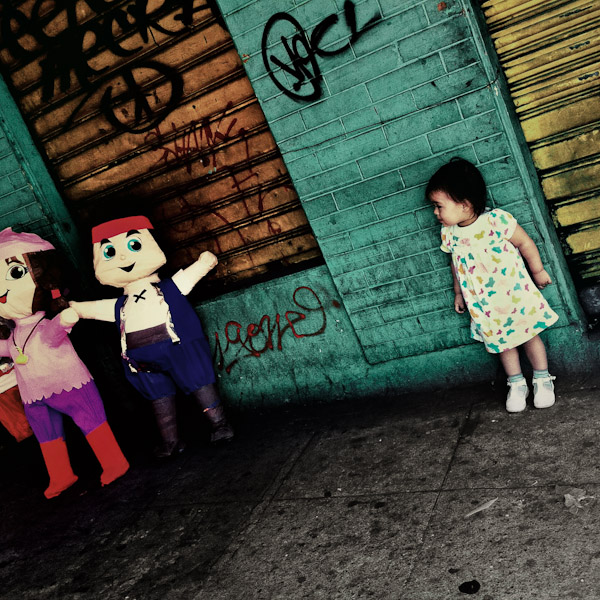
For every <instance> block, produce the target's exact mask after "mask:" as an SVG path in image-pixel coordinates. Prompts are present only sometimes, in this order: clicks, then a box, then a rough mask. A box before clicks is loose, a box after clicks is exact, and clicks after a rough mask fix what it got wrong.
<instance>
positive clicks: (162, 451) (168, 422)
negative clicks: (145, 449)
mask: <svg viewBox="0 0 600 600" xmlns="http://www.w3.org/2000/svg"><path fill="white" fill-rule="evenodd" d="M152 410H153V411H154V416H155V417H156V424H157V426H158V430H159V432H160V436H161V438H162V443H161V444H160V445H159V446H157V447H156V448H155V449H154V456H155V457H156V458H170V457H171V456H176V455H177V454H180V453H181V452H183V450H184V449H185V444H184V443H183V442H182V441H181V440H180V439H179V432H178V430H177V413H176V412H175V396H164V397H162V398H157V399H156V400H153V401H152Z"/></svg>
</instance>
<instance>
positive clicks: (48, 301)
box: [23, 250, 71, 318]
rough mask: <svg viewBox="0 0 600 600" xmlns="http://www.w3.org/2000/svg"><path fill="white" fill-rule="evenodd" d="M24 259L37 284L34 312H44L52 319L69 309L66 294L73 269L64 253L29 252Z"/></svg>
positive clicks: (49, 251) (52, 251) (48, 251)
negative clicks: (69, 275) (68, 276)
mask: <svg viewBox="0 0 600 600" xmlns="http://www.w3.org/2000/svg"><path fill="white" fill-rule="evenodd" d="M23 257H24V258H25V261H26V263H27V266H28V267H29V272H30V273H31V277H32V279H33V282H34V283H35V293H34V296H33V306H32V309H33V312H34V313H36V312H38V311H41V310H43V311H45V312H46V316H47V317H49V318H52V317H53V316H55V315H57V314H58V313H59V312H60V311H61V310H64V309H65V308H68V307H69V303H68V301H67V299H66V298H65V297H64V294H66V293H67V290H66V277H67V273H69V272H70V270H71V267H70V266H69V265H68V264H67V262H66V260H65V258H64V256H63V255H62V253H61V252H60V251H59V250H41V251H39V252H27V253H26V254H24V255H23Z"/></svg>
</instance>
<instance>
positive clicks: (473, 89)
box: [219, 0, 579, 364]
mask: <svg viewBox="0 0 600 600" xmlns="http://www.w3.org/2000/svg"><path fill="white" fill-rule="evenodd" d="M219 5H220V7H221V10H222V12H223V14H224V17H225V20H226V22H227V24H228V26H229V28H230V31H231V33H232V36H233V39H234V42H235V43H236V45H237V48H238V51H239V52H240V54H242V53H243V54H246V55H248V56H249V57H250V58H249V60H248V61H247V62H246V63H245V65H246V69H247V72H248V75H249V77H250V79H251V81H252V84H253V86H254V88H255V91H256V94H257V96H258V98H259V100H260V102H261V105H262V106H263V109H264V112H265V115H266V117H267V120H268V121H269V123H270V125H271V129H272V131H273V134H274V136H275V138H276V140H277V142H278V144H279V147H280V149H281V150H282V153H283V156H284V159H285V161H286V164H287V166H288V169H289V171H290V174H291V176H292V178H293V181H294V185H295V187H296V189H297V191H298V193H299V195H300V198H301V200H302V202H303V204H304V208H305V211H306V214H307V216H308V218H309V220H310V222H311V225H312V228H313V231H314V233H315V235H316V237H317V239H318V241H319V244H320V246H321V249H322V251H323V254H324V256H325V260H326V263H327V266H328V268H329V271H330V273H331V275H332V277H333V281H334V283H335V286H336V287H337V290H338V292H339V294H340V296H341V298H342V301H343V303H344V306H345V308H346V310H347V311H348V314H349V316H350V320H351V323H352V326H353V328H354V330H355V331H356V334H357V336H358V340H359V343H360V344H361V346H362V348H363V350H364V352H365V355H366V358H367V360H368V361H369V362H370V363H372V364H374V363H378V362H380V361H389V360H392V359H396V358H402V357H407V356H413V355H422V354H425V353H428V352H432V351H436V350H442V349H446V348H452V347H456V346H461V345H464V344H468V343H471V342H470V340H469V336H468V326H469V323H468V319H467V318H466V317H465V316H460V315H457V314H456V313H455V312H454V310H453V307H452V296H451V293H450V291H451V285H452V280H451V274H450V269H449V267H448V259H447V257H445V256H444V255H443V254H442V253H441V252H440V250H439V225H438V223H437V221H436V220H435V219H434V217H433V214H432V210H431V208H430V207H429V206H428V205H427V203H426V202H425V200H424V198H423V190H424V187H425V185H426V182H427V181H428V179H429V177H430V176H431V175H432V174H433V172H434V171H435V170H436V169H437V168H438V167H439V166H441V165H442V164H444V163H445V162H446V161H447V160H449V159H450V158H451V157H453V156H457V155H458V156H462V157H464V158H466V159H468V160H470V161H472V162H474V163H476V164H477V165H478V166H479V167H480V169H481V171H482V173H483V175H484V177H485V178H486V181H487V183H488V185H489V195H490V200H491V203H492V204H493V205H496V206H502V207H503V208H506V209H507V210H509V211H511V212H513V214H514V215H515V216H516V217H517V218H518V219H519V221H520V222H521V224H522V225H523V226H524V228H525V229H526V230H527V231H528V232H529V233H530V234H531V235H532V237H533V238H534V239H535V240H536V241H537V242H538V243H539V244H540V245H541V252H542V256H543V257H544V258H545V259H546V260H547V262H548V265H549V271H550V272H551V273H552V274H553V275H555V279H557V280H558V281H559V282H563V283H564V284H566V285H564V286H562V289H561V290H560V293H559V290H558V289H557V288H556V287H555V288H553V289H552V290H550V291H549V292H548V294H546V295H547V296H548V297H549V299H550V300H551V301H552V303H553V305H554V307H555V308H556V310H557V311H558V312H559V313H560V314H561V315H562V316H563V319H562V320H561V325H562V326H570V325H572V324H573V323H577V322H578V318H579V316H578V315H579V312H578V309H577V308H572V306H573V305H574V304H576V302H573V301H572V300H573V296H572V289H571V288H572V286H571V285H570V281H569V280H568V276H567V275H565V273H566V271H565V269H564V264H563V263H562V262H561V260H560V256H559V254H558V253H557V251H556V248H557V246H556V241H555V237H556V236H555V235H554V231H553V229H552V226H551V222H550V220H549V217H548V216H547V214H544V213H545V212H546V211H545V210H544V207H543V205H542V201H541V194H539V189H538V188H537V187H536V186H537V182H535V181H533V180H532V177H531V174H532V171H531V170H530V169H529V167H528V164H527V161H528V157H527V156H525V157H524V155H523V152H522V146H521V145H520V141H519V139H518V133H516V132H515V129H514V128H512V127H511V120H510V108H507V103H506V100H505V98H504V97H503V96H502V94H501V93H499V84H498V82H497V81H496V80H495V79H494V73H493V67H492V66H490V65H491V64H492V63H491V62H490V60H489V58H488V57H487V56H486V52H487V49H486V47H485V43H484V42H483V41H482V39H483V36H482V35H481V28H480V27H479V25H478V22H477V18H478V17H477V15H476V10H477V9H476V7H475V6H474V5H472V4H471V3H470V2H468V1H464V2H461V1H460V0H449V1H447V2H445V3H438V2H437V0H431V1H430V0H427V1H422V0H412V1H410V0H363V1H356V2H354V3H349V4H345V3H344V2H343V1H342V0H336V1H335V2H334V1H332V0H329V1H323V0H309V1H302V0H295V1H293V0H287V1H277V2H275V1H273V0H252V1H249V0H246V1H238V2H232V1H230V0H220V1H219ZM345 5H346V6H353V7H354V14H355V18H356V25H357V29H358V31H362V28H363V27H364V25H365V24H366V23H367V22H369V21H370V20H371V19H372V18H375V19H376V21H375V22H374V23H373V24H372V25H371V27H370V28H368V29H367V30H365V31H364V32H362V33H361V34H360V35H359V36H358V38H357V39H354V40H350V28H349V26H348V21H347V19H346V16H345V13H344V6H345ZM277 12H280V13H285V14H286V15H287V16H288V17H292V18H293V19H295V20H296V22H297V23H299V24H300V26H301V27H302V28H303V30H304V32H305V35H306V39H308V40H311V43H312V38H311V36H312V35H313V32H314V31H315V29H317V30H318V27H319V24H320V23H322V22H323V20H324V19H326V18H327V17H328V15H331V14H337V16H338V21H337V23H336V24H335V25H333V26H332V27H331V28H330V29H329V30H327V32H326V33H325V35H324V36H323V38H322V41H321V43H320V44H319V46H318V48H314V47H313V48H312V49H313V50H314V51H315V53H314V61H316V64H317V65H318V68H319V70H320V72H321V74H322V81H321V85H320V88H321V92H320V94H317V95H316V96H317V97H315V98H313V99H311V100H305V99H298V98H292V97H289V95H288V94H286V93H284V92H283V91H282V90H281V89H279V88H278V87H277V86H276V85H275V83H274V81H273V80H272V77H271V76H270V75H269V72H268V71H267V68H266V66H265V61H264V60H263V55H262V49H263V46H264V49H265V51H266V54H267V60H268V63H269V65H271V70H272V74H273V76H274V77H275V78H277V80H278V81H280V82H282V84H283V85H284V86H285V87H286V89H287V90H294V87H293V86H294V83H295V82H297V81H298V80H297V78H295V77H294V76H293V74H292V73H290V72H285V71H284V70H281V69H280V68H279V67H278V66H277V65H275V64H274V63H273V62H272V61H271V60H270V58H269V57H270V56H276V57H278V58H279V59H280V60H284V59H285V58H286V56H288V55H287V54H286V52H285V48H284V46H283V43H282V41H281V36H282V35H285V36H286V37H287V39H288V40H291V38H292V36H293V34H294V33H297V30H295V29H294V27H293V26H292V25H291V23H290V22H287V21H286V22H285V23H284V22H283V21H282V20H281V19H280V22H279V24H278V25H276V26H273V28H272V29H271V30H270V32H269V34H268V35H267V37H266V38H265V39H264V40H263V35H264V32H265V30H266V26H267V21H268V20H269V19H270V18H271V17H272V16H273V15H274V14H275V13H277ZM286 18H287V17H286ZM288 43H289V44H290V47H294V45H293V42H288ZM345 45H348V47H347V48H346V49H344V50H343V51H340V52H336V53H335V54H331V55H330V54H324V53H319V52H318V51H317V50H318V49H325V50H327V51H335V50H339V49H340V48H343V47H344V46H345ZM305 46H306V44H305V45H304V46H303V45H302V44H300V45H298V46H297V47H298V48H301V51H300V55H302V56H306V55H307V50H306V47H305ZM284 62H285V63H286V64H288V66H289V67H293V64H292V62H291V59H290V58H289V57H288V60H287V62H286V61H285V60H284ZM296 66H297V65H296ZM305 67H306V69H307V70H308V71H307V73H306V74H307V79H309V77H308V75H310V74H311V73H314V64H312V63H310V62H308V61H307V63H306V65H305ZM310 89H311V83H310V81H308V80H307V81H304V83H303V84H302V85H301V86H300V87H299V89H295V90H294V93H296V94H306V90H310ZM507 115H508V116H507Z"/></svg>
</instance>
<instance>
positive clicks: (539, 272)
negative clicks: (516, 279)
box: [510, 225, 552, 289]
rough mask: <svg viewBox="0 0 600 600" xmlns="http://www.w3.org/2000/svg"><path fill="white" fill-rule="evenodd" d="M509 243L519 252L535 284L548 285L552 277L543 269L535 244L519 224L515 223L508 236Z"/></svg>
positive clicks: (541, 286)
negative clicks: (514, 227)
mask: <svg viewBox="0 0 600 600" xmlns="http://www.w3.org/2000/svg"><path fill="white" fill-rule="evenodd" d="M510 243H511V244H512V245H513V246H514V247H515V248H517V249H518V250H519V252H520V253H521V256H522V257H523V259H524V260H525V262H526V263H527V266H528V267H529V270H530V271H531V275H532V277H533V280H534V281H535V284H536V285H537V286H538V287H539V288H540V289H543V288H545V287H546V286H547V285H550V284H551V283H552V279H551V278H550V275H548V273H547V272H546V269H544V265H543V264H542V259H541V258H540V253H539V251H538V249H537V246H536V245H535V242H534V241H533V240H532V239H531V238H530V237H529V236H528V235H527V233H526V232H525V230H524V229H523V228H522V227H521V226H520V225H517V228H516V229H515V232H514V233H513V236H512V237H511V238H510Z"/></svg>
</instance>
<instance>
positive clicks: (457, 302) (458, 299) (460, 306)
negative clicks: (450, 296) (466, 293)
mask: <svg viewBox="0 0 600 600" xmlns="http://www.w3.org/2000/svg"><path fill="white" fill-rule="evenodd" d="M454 310H455V311H456V312H457V313H460V314H461V315H462V313H464V312H465V310H467V306H466V304H465V299H464V298H463V295H462V294H461V293H459V294H454Z"/></svg>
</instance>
